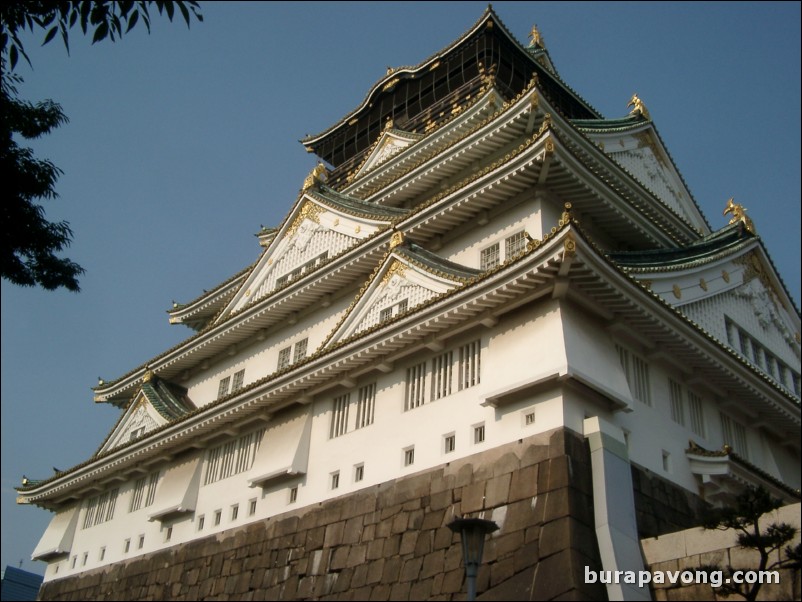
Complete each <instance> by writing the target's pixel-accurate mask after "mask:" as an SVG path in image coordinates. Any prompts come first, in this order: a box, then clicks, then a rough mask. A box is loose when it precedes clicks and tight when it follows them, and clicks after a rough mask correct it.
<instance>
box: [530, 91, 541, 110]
mask: <svg viewBox="0 0 802 602" xmlns="http://www.w3.org/2000/svg"><path fill="white" fill-rule="evenodd" d="M529 105H530V106H531V107H532V109H533V110H534V109H537V107H538V105H540V95H539V94H538V93H537V90H532V94H531V95H530V96H529Z"/></svg>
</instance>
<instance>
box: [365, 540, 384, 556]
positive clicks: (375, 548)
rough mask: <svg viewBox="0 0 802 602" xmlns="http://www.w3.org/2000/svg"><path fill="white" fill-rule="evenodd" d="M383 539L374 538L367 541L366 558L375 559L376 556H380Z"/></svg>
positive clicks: (382, 548)
mask: <svg viewBox="0 0 802 602" xmlns="http://www.w3.org/2000/svg"><path fill="white" fill-rule="evenodd" d="M384 541H385V540H383V539H374V540H373V541H370V542H368V544H367V545H368V551H367V555H366V558H367V560H376V559H377V558H381V557H382V552H383V550H384Z"/></svg>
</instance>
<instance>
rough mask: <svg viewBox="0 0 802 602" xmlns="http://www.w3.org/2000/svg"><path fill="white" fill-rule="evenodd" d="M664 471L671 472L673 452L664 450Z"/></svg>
mask: <svg viewBox="0 0 802 602" xmlns="http://www.w3.org/2000/svg"><path fill="white" fill-rule="evenodd" d="M663 471H664V472H671V454H670V453H668V452H667V451H666V450H663Z"/></svg>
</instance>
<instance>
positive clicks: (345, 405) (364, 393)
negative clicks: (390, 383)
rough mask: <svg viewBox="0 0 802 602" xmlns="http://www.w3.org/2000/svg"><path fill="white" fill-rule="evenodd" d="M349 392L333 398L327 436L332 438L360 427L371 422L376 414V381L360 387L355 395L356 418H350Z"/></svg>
mask: <svg viewBox="0 0 802 602" xmlns="http://www.w3.org/2000/svg"><path fill="white" fill-rule="evenodd" d="M351 405H352V404H351V393H350V392H348V393H345V394H344V395H340V396H339V397H336V398H335V399H334V411H333V412H332V415H331V425H330V427H329V438H330V439H334V438H335V437H339V436H341V435H344V434H345V433H347V432H349V431H352V430H356V429H361V428H364V427H366V426H369V425H371V424H373V418H374V416H375V414H376V383H371V384H369V385H365V386H363V387H360V388H359V389H358V390H357V397H356V419H355V420H354V422H351V420H350V413H351Z"/></svg>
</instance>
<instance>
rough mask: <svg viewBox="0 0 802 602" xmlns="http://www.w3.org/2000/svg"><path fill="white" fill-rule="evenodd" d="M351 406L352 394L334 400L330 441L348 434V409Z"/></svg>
mask: <svg viewBox="0 0 802 602" xmlns="http://www.w3.org/2000/svg"><path fill="white" fill-rule="evenodd" d="M350 405H351V394H350V393H346V394H345V395H340V396H339V397H336V398H335V399H334V411H333V412H332V415H331V427H330V428H329V439H334V438H335V437H339V436H340V435H344V434H345V433H346V432H348V408H349V407H350Z"/></svg>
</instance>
